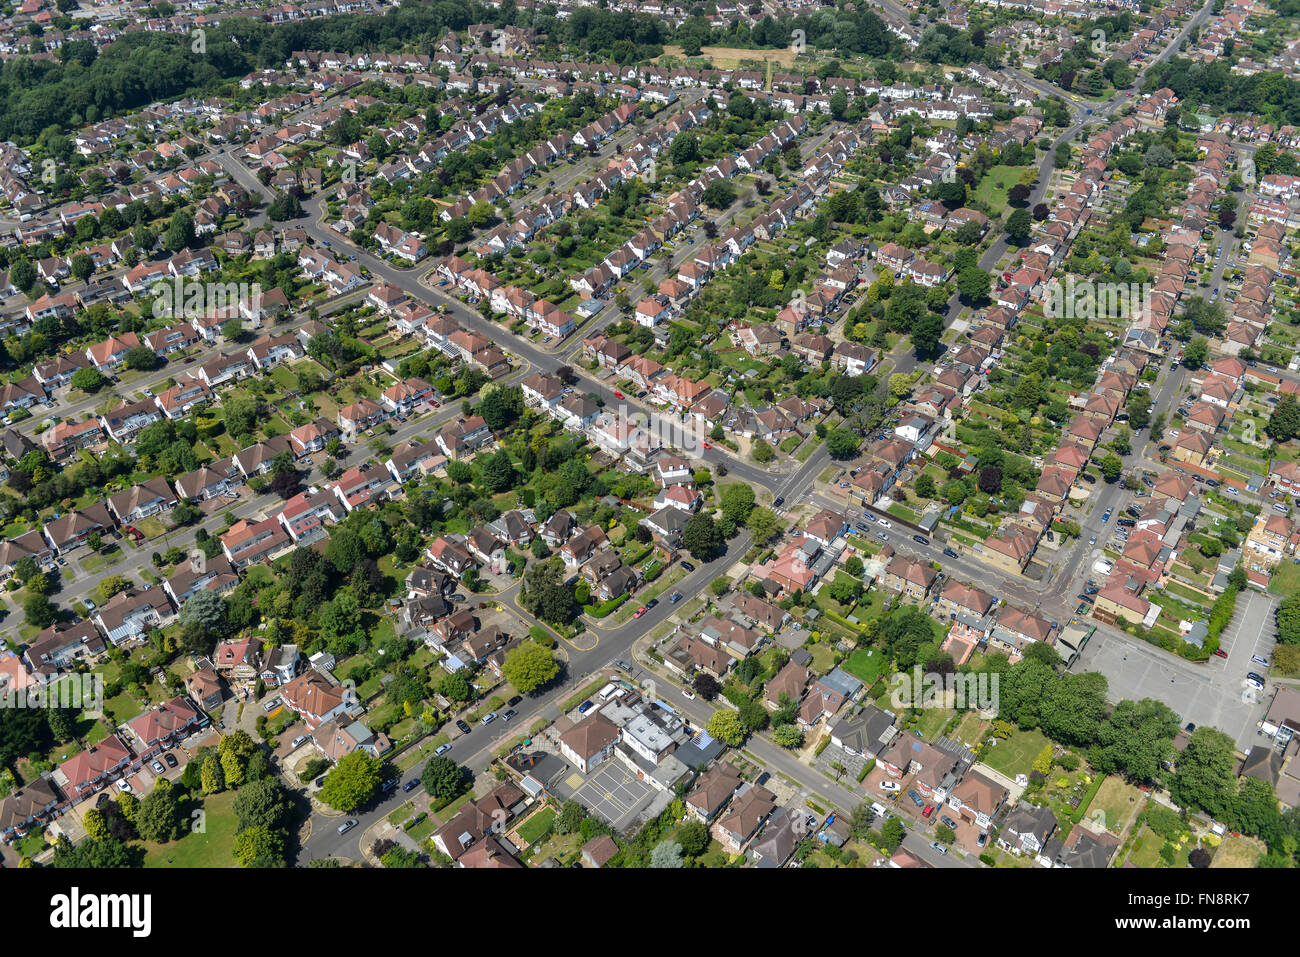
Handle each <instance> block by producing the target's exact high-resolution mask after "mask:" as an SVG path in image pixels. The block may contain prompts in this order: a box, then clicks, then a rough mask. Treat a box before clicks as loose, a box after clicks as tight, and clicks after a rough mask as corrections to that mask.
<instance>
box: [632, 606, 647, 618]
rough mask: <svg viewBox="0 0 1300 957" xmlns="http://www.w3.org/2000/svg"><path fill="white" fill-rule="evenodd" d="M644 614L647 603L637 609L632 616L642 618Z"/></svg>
mask: <svg viewBox="0 0 1300 957" xmlns="http://www.w3.org/2000/svg"><path fill="white" fill-rule="evenodd" d="M644 614H645V605H642V606H641V607H640V608H638V609H637V610H636V611H635V612H634V613H633V614H632V617H633V618H640V617H641V616H642V615H644Z"/></svg>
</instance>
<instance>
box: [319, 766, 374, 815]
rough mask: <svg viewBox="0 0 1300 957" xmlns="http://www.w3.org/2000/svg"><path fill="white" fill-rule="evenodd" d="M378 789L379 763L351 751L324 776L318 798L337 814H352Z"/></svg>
mask: <svg viewBox="0 0 1300 957" xmlns="http://www.w3.org/2000/svg"><path fill="white" fill-rule="evenodd" d="M378 787H379V760H378V759H377V758H373V757H371V756H370V755H369V754H368V753H366V752H365V751H353V752H352V753H351V754H345V755H344V756H343V757H342V758H340V759H339V762H338V764H336V765H335V766H334V770H333V771H331V772H330V773H329V774H328V775H326V777H325V785H324V786H323V787H322V788H321V789H320V793H319V794H318V795H317V796H318V797H319V798H320V800H321V801H323V802H324V803H326V804H328V805H329V806H330V807H332V808H334V810H336V811H345V812H346V811H355V810H356V809H357V808H359V807H361V805H363V804H365V803H366V802H367V801H369V800H370V799H371V798H372V797H373V796H374V794H375V790H376V789H377V788H378Z"/></svg>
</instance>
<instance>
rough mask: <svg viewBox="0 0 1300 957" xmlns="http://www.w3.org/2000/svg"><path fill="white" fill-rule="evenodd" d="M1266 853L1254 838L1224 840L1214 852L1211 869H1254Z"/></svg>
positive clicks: (1230, 837) (1229, 837) (1227, 838)
mask: <svg viewBox="0 0 1300 957" xmlns="http://www.w3.org/2000/svg"><path fill="white" fill-rule="evenodd" d="M1263 853H1264V847H1263V845H1262V844H1261V843H1260V842H1259V841H1257V840H1255V839H1254V838H1253V837H1233V836H1231V835H1229V836H1228V837H1226V838H1224V840H1223V843H1222V844H1221V845H1220V846H1219V849H1218V850H1217V851H1215V852H1214V860H1212V861H1210V866H1211V867H1254V866H1255V862H1256V861H1258V860H1259V858H1260V856H1261V855H1262V854H1263Z"/></svg>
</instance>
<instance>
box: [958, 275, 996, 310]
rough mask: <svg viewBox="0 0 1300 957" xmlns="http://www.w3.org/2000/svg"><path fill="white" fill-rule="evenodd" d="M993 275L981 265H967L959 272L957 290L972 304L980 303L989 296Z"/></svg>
mask: <svg viewBox="0 0 1300 957" xmlns="http://www.w3.org/2000/svg"><path fill="white" fill-rule="evenodd" d="M992 288H993V277H992V276H990V275H989V274H988V273H987V272H985V271H984V270H983V269H980V267H979V266H967V267H966V268H965V269H962V270H961V271H959V272H958V273H957V290H958V292H960V293H961V294H962V298H964V299H965V300H966V301H967V302H968V303H970V304H971V305H979V304H980V303H982V302H984V301H985V300H987V299H988V298H989V290H990V289H992Z"/></svg>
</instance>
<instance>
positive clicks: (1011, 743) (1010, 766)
mask: <svg viewBox="0 0 1300 957" xmlns="http://www.w3.org/2000/svg"><path fill="white" fill-rule="evenodd" d="M1049 743H1050V742H1048V740H1047V735H1045V734H1043V733H1042V732H1041V731H1016V732H1015V733H1014V734H1012V735H1011V737H1009V738H1007V739H1006V740H1005V741H999V742H998V743H997V744H996V745H995V746H994V747H992V748H989V749H988V750H986V751H985V752H984V753H983V755H981V760H982V761H983V762H984V763H985V764H987V765H988V766H989V767H991V768H992V769H993V770H994V771H998V772H1000V773H1002V774H1005V775H1006V776H1007V777H1009V778H1014V777H1015V776H1016V775H1017V774H1028V773H1029V772H1030V771H1031V770H1032V769H1033V765H1034V758H1036V757H1038V754H1039V752H1040V751H1042V750H1043V747H1044V746H1045V745H1047V744H1049Z"/></svg>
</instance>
